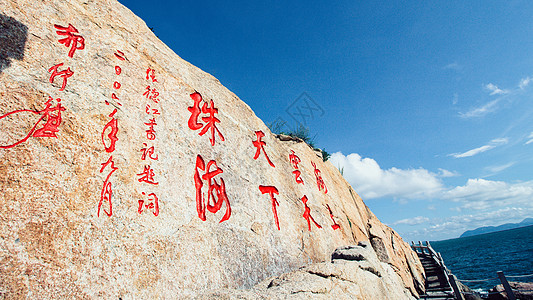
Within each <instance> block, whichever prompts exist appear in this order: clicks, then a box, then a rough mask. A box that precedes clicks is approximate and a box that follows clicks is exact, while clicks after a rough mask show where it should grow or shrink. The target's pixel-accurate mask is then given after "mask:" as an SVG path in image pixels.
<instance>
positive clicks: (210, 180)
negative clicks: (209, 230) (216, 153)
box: [194, 155, 231, 223]
mask: <svg viewBox="0 0 533 300" xmlns="http://www.w3.org/2000/svg"><path fill="white" fill-rule="evenodd" d="M213 166H214V169H212V167H213ZM198 170H201V171H204V172H205V174H204V175H202V176H200V173H199V172H198ZM222 173H223V171H222V169H221V168H219V167H218V166H217V163H216V162H215V161H214V160H211V161H209V162H208V163H207V165H206V164H205V161H204V159H203V158H202V156H200V155H198V156H197V157H196V167H195V169H194V186H195V187H196V211H197V212H198V217H199V218H200V220H202V221H205V220H206V217H205V209H206V208H207V210H209V211H210V212H211V213H217V212H218V211H219V210H220V209H221V208H222V204H226V213H225V214H224V216H223V217H222V219H221V220H220V222H219V223H222V222H224V221H226V220H228V219H229V218H230V216H231V206H230V203H229V199H228V196H227V194H226V184H225V183H224V179H222V178H220V183H218V182H217V181H216V180H215V179H214V177H215V176H217V175H219V174H222ZM202 180H206V181H207V201H206V200H205V196H204V194H203V191H202V188H203V185H204V183H203V181H202ZM215 199H216V201H215ZM211 202H213V204H211Z"/></svg>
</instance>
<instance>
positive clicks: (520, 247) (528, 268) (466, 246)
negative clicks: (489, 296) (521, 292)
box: [430, 226, 533, 290]
mask: <svg viewBox="0 0 533 300" xmlns="http://www.w3.org/2000/svg"><path fill="white" fill-rule="evenodd" d="M430 243H431V246H432V247H433V249H435V251H437V252H440V253H441V255H442V258H443V259H444V263H445V264H446V266H447V267H448V269H450V271H451V272H452V273H453V274H455V276H457V278H459V279H460V280H479V279H489V278H498V275H497V274H496V272H497V271H503V273H504V274H505V276H506V277H507V280H508V281H521V282H533V276H530V277H524V278H512V277H511V276H513V275H528V274H533V226H527V227H522V228H517V229H511V230H505V231H500V232H493V233H487V234H482V235H477V236H469V237H464V238H457V239H451V240H445V241H438V242H430ZM463 283H464V284H466V285H467V286H469V287H470V288H473V289H476V290H479V289H481V290H488V289H489V288H491V287H493V286H495V285H497V284H500V281H499V280H498V279H493V280H490V281H486V282H478V283H474V282H466V281H464V282H463Z"/></svg>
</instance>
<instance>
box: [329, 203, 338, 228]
mask: <svg viewBox="0 0 533 300" xmlns="http://www.w3.org/2000/svg"><path fill="white" fill-rule="evenodd" d="M326 207H327V208H328V211H329V216H330V217H331V220H333V225H331V228H333V230H337V229H339V228H341V226H340V225H339V224H337V222H336V221H335V219H334V218H333V212H332V211H331V208H330V207H329V205H328V204H326Z"/></svg>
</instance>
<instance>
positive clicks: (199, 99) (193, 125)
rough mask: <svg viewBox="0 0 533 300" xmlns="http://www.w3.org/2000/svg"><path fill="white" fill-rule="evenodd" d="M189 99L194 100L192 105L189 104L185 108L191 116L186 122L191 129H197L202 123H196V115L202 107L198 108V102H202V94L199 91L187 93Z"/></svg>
mask: <svg viewBox="0 0 533 300" xmlns="http://www.w3.org/2000/svg"><path fill="white" fill-rule="evenodd" d="M189 96H190V97H191V99H192V100H193V101H194V104H193V106H189V107H188V108H187V110H188V111H190V112H191V117H190V118H189V121H188V122H187V124H188V125H189V128H190V129H192V130H198V129H200V128H202V126H203V125H202V124H201V123H198V116H200V114H201V113H202V109H201V108H200V102H202V95H200V93H196V92H195V93H192V94H190V95H189Z"/></svg>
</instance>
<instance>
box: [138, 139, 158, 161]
mask: <svg viewBox="0 0 533 300" xmlns="http://www.w3.org/2000/svg"><path fill="white" fill-rule="evenodd" d="M143 146H144V148H142V149H141V152H142V153H143V154H142V155H141V159H142V160H146V157H148V158H149V159H151V160H157V155H156V156H153V155H154V154H155V150H154V146H152V147H149V148H148V145H147V144H146V143H143Z"/></svg>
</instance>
